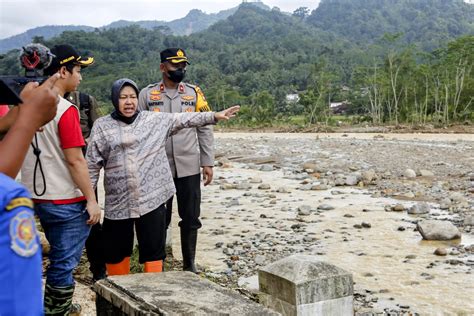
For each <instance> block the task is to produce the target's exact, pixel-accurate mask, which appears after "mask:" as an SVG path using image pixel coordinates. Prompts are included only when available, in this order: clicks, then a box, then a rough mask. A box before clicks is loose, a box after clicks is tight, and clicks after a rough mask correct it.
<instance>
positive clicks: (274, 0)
mask: <svg viewBox="0 0 474 316" xmlns="http://www.w3.org/2000/svg"><path fill="white" fill-rule="evenodd" d="M241 2H242V0H168V1H163V0H95V1H93V0H74V1H73V0H0V39H1V38H6V37H9V36H12V35H16V34H19V33H22V32H25V31H26V30H28V29H31V28H34V27H37V26H44V25H70V24H73V25H79V24H81V25H89V26H94V27H98V26H103V25H107V24H109V23H111V22H113V21H117V20H129V21H140V20H161V21H171V20H175V19H179V18H182V17H184V16H185V15H186V14H187V13H188V12H189V10H191V9H200V10H202V11H204V12H206V13H216V12H218V11H220V10H225V9H229V8H232V7H235V6H237V5H238V4H240V3H241ZM249 2H250V0H249ZM263 3H265V4H266V5H268V6H270V7H274V6H276V7H279V8H280V9H281V10H282V11H287V12H293V11H294V10H295V9H296V8H299V7H308V8H310V9H311V10H313V9H315V8H316V7H317V4H318V3H319V0H263Z"/></svg>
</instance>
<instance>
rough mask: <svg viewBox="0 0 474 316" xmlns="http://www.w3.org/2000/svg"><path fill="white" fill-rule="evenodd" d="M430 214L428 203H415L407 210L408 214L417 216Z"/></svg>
mask: <svg viewBox="0 0 474 316" xmlns="http://www.w3.org/2000/svg"><path fill="white" fill-rule="evenodd" d="M429 212H430V206H429V205H428V203H417V204H415V205H413V206H412V207H410V208H409V209H408V214H413V215H419V214H428V213H429Z"/></svg>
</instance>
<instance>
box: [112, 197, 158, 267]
mask: <svg viewBox="0 0 474 316" xmlns="http://www.w3.org/2000/svg"><path fill="white" fill-rule="evenodd" d="M133 226H135V229H136V232H137V239H138V252H139V257H138V261H139V262H140V263H145V262H149V261H157V260H163V259H165V257H166V252H165V245H166V209H165V206H164V204H163V205H161V206H160V207H158V208H157V209H155V210H153V211H151V212H149V213H147V214H145V215H143V216H142V217H139V218H129V219H121V220H111V219H107V218H106V219H104V225H103V234H104V236H103V237H104V243H105V245H107V247H106V248H105V262H106V263H119V262H120V261H122V260H123V259H124V258H125V257H130V256H131V255H132V252H133V239H134V235H133Z"/></svg>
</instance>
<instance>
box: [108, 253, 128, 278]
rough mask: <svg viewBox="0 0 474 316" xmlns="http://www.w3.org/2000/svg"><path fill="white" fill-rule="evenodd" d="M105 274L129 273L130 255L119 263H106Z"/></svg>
mask: <svg viewBox="0 0 474 316" xmlns="http://www.w3.org/2000/svg"><path fill="white" fill-rule="evenodd" d="M105 266H106V268H107V275H109V276H111V275H125V274H129V273H130V257H125V258H124V259H123V260H122V261H120V262H119V263H106V264H105Z"/></svg>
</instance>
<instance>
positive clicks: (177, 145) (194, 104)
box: [138, 81, 214, 178]
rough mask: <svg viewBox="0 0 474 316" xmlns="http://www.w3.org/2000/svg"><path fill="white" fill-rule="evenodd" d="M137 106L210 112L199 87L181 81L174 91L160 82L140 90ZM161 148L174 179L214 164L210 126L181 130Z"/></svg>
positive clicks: (158, 109) (190, 174)
mask: <svg viewBox="0 0 474 316" xmlns="http://www.w3.org/2000/svg"><path fill="white" fill-rule="evenodd" d="M138 108H139V110H150V111H154V112H166V113H186V112H208V111H211V109H210V107H209V104H208V103H207V100H206V98H205V97H204V94H203V92H202V91H201V89H200V88H199V87H197V86H195V85H191V84H189V83H185V82H181V83H179V84H178V86H177V89H176V90H174V89H167V88H166V87H165V85H164V83H163V81H160V82H158V83H154V84H151V85H149V86H147V87H145V88H143V89H142V91H141V92H140V95H139V100H138ZM165 147H166V154H167V156H168V162H169V165H170V168H171V172H172V174H173V177H174V178H182V177H187V176H192V175H195V174H199V173H200V168H201V167H203V166H213V165H214V134H213V128H212V126H204V127H198V128H187V129H183V130H181V131H179V132H178V133H176V134H175V135H173V136H172V137H170V138H169V139H168V141H167V142H166V146H165Z"/></svg>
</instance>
